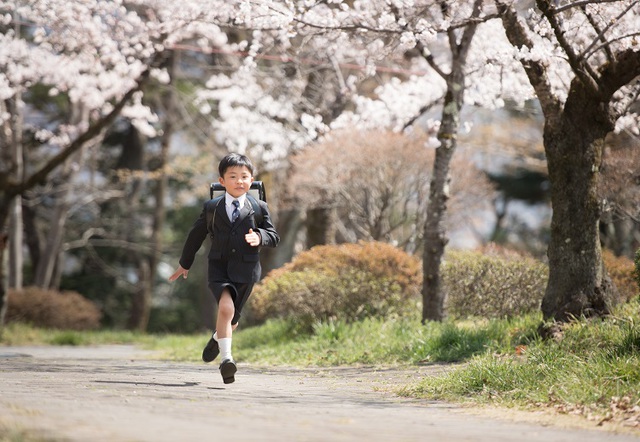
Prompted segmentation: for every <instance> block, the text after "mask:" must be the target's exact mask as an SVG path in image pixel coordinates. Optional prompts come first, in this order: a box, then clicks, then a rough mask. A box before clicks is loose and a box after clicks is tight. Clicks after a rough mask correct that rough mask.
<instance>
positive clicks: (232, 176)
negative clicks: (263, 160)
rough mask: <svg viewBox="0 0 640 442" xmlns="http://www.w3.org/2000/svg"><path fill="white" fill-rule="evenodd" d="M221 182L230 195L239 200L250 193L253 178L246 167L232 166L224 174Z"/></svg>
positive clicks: (220, 179)
mask: <svg viewBox="0 0 640 442" xmlns="http://www.w3.org/2000/svg"><path fill="white" fill-rule="evenodd" d="M219 181H220V184H222V185H223V186H224V188H225V189H226V191H227V193H228V194H229V195H231V196H232V197H234V198H238V197H240V196H242V195H244V194H245V193H247V192H248V191H249V188H250V187H251V182H252V181H253V176H252V175H251V171H250V170H249V169H248V168H247V167H246V166H232V167H229V168H228V169H227V170H226V171H225V172H224V175H223V176H221V177H220V178H219Z"/></svg>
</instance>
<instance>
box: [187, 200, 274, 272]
mask: <svg viewBox="0 0 640 442" xmlns="http://www.w3.org/2000/svg"><path fill="white" fill-rule="evenodd" d="M211 201H214V200H210V201H207V203H205V205H204V207H203V209H202V213H200V217H199V218H198V219H197V220H196V222H195V223H193V227H191V231H190V232H189V235H188V236H187V240H186V241H185V244H184V247H183V249H182V256H181V257H180V265H181V266H182V267H184V268H185V269H189V268H191V265H192V264H193V261H194V259H195V255H196V252H197V251H198V250H199V249H200V247H201V246H202V243H203V241H204V239H205V238H206V237H207V234H208V233H209V231H208V229H207V216H206V215H207V212H206V211H207V210H213V211H214V215H215V216H214V217H213V221H212V224H213V226H212V232H213V234H212V235H211V249H210V250H209V260H210V261H211V263H213V264H215V265H213V266H211V265H210V266H209V269H210V272H211V271H215V273H216V275H215V278H214V279H216V280H218V279H220V278H222V277H225V276H226V278H228V279H229V281H230V282H237V283H250V282H258V281H259V280H260V275H261V272H262V268H261V266H260V249H261V248H262V247H264V246H266V247H275V246H277V245H278V242H279V241H280V236H279V235H278V232H276V229H275V227H274V226H273V223H272V222H271V216H270V215H269V208H268V206H267V203H265V202H264V201H260V200H258V204H259V205H260V208H261V209H262V222H261V224H260V225H259V226H257V225H256V220H255V216H254V215H255V212H254V210H253V207H252V206H251V203H250V202H249V197H247V198H246V199H245V203H244V207H242V209H241V210H240V216H239V217H238V219H237V220H236V222H235V223H233V224H232V223H231V221H230V220H229V216H228V215H227V211H226V209H225V206H224V204H225V202H224V198H222V199H221V200H219V201H220V202H219V204H217V205H216V206H214V205H213V204H211ZM249 229H253V231H254V232H257V233H258V234H259V235H260V238H261V244H260V245H259V246H257V247H254V246H251V245H249V244H248V243H247V241H246V240H245V239H244V236H245V235H246V234H247V233H249ZM212 267H213V269H212ZM212 276H214V275H209V279H210V280H211V279H212Z"/></svg>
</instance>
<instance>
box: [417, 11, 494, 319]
mask: <svg viewBox="0 0 640 442" xmlns="http://www.w3.org/2000/svg"><path fill="white" fill-rule="evenodd" d="M441 7H442V9H443V13H445V14H446V11H447V8H448V6H447V4H446V2H441ZM481 10H482V0H476V1H475V2H474V6H473V12H472V17H478V16H479V15H480V11H481ZM476 28H477V25H476V24H469V25H467V27H466V28H465V30H464V32H463V33H462V36H461V37H460V41H459V42H458V37H457V35H456V32H455V31H454V30H449V45H450V50H451V57H452V61H451V72H450V73H449V74H448V75H444V74H443V73H442V71H441V70H440V69H439V68H438V67H437V66H436V65H435V62H434V60H433V59H432V58H431V57H428V61H429V62H430V63H431V65H432V66H433V67H434V69H436V71H437V72H439V73H441V75H443V77H444V78H445V80H446V82H447V92H446V94H445V97H444V103H443V109H442V121H441V123H440V130H439V131H438V140H439V141H440V146H439V147H438V149H437V150H436V157H435V160H434V164H433V176H432V179H431V184H430V188H429V204H428V205H427V219H426V222H425V226H424V251H423V257H422V272H423V282H422V322H423V323H425V322H426V321H428V320H431V321H442V320H443V319H444V301H445V294H444V292H443V290H442V287H441V278H440V263H441V262H442V256H443V255H444V249H445V247H446V245H447V242H448V239H447V237H446V229H445V226H444V220H445V215H446V211H447V201H448V200H449V181H450V177H449V169H450V164H451V158H452V157H453V154H454V152H455V149H456V147H457V141H456V140H457V137H458V129H459V127H460V112H461V110H462V105H463V103H464V90H465V69H466V59H467V55H468V52H469V49H470V47H471V42H472V40H473V36H474V35H475V32H476Z"/></svg>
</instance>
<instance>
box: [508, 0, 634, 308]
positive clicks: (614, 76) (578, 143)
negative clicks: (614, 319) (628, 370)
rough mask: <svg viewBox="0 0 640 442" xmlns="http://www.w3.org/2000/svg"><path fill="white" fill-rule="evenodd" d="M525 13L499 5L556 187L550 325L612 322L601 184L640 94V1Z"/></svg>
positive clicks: (561, 5)
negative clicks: (608, 155) (610, 145)
mask: <svg viewBox="0 0 640 442" xmlns="http://www.w3.org/2000/svg"><path fill="white" fill-rule="evenodd" d="M535 5H536V7H537V9H534V10H518V9H516V7H515V5H514V4H512V3H507V2H503V1H500V0H496V6H497V8H498V11H499V13H500V15H501V18H502V21H503V24H504V28H505V31H506V34H507V36H508V38H509V40H510V41H511V43H512V44H513V45H514V47H515V48H516V49H517V51H518V52H517V56H518V57H519V59H520V60H521V63H522V66H523V67H524V69H525V71H526V73H527V76H528V78H529V81H530V83H531V85H532V86H533V87H534V89H535V91H536V95H537V97H538V100H539V101H540V104H541V106H542V111H543V114H544V118H545V126H544V135H543V137H544V147H545V153H546V156H547V164H548V169H549V180H550V182H551V203H552V207H553V216H552V220H551V240H550V244H549V248H548V253H547V254H548V258H549V283H548V286H547V289H546V292H545V296H544V299H543V302H542V312H543V315H544V317H545V319H554V320H558V321H567V320H570V319H571V318H574V317H580V316H597V315H605V314H607V313H609V312H610V309H611V306H612V305H613V304H614V303H615V302H616V298H617V291H616V289H615V286H614V285H613V284H612V282H611V280H610V278H609V277H608V275H607V272H606V269H605V268H604V265H603V261H602V254H601V248H600V247H601V246H600V236H599V230H598V228H599V220H600V216H601V214H602V210H603V202H602V200H601V199H600V198H598V192H597V189H598V182H599V180H600V179H601V178H600V167H601V165H602V156H603V148H604V141H605V137H606V135H607V134H609V133H610V132H612V131H613V130H614V129H615V128H616V122H618V121H619V120H620V119H621V118H623V117H624V119H626V120H627V121H626V122H627V123H629V122H631V121H633V124H635V126H636V127H637V125H638V120H637V115H633V114H630V113H629V106H630V105H631V104H632V103H633V102H634V101H635V100H637V97H638V93H639V90H640V82H638V76H639V75H640V45H639V44H638V37H639V34H640V32H639V31H638V29H640V27H639V26H638V23H639V22H640V8H639V7H638V2H637V1H606V2H603V1H577V2H576V1H553V2H552V1H548V0H537V1H536V2H535Z"/></svg>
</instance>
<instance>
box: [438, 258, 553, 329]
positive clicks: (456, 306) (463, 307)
mask: <svg viewBox="0 0 640 442" xmlns="http://www.w3.org/2000/svg"><path fill="white" fill-rule="evenodd" d="M548 278H549V271H548V267H547V265H546V264H544V263H542V262H540V261H538V260H537V259H534V258H532V257H529V256H525V255H521V254H517V253H513V252H508V253H495V252H492V253H490V254H486V253H483V252H481V251H449V252H447V253H446V254H445V259H444V262H443V266H442V279H443V288H444V290H445V292H446V298H445V299H446V301H445V310H446V313H447V315H448V316H451V317H453V318H467V317H472V316H475V317H482V318H502V317H512V316H516V315H520V314H523V313H528V312H534V311H536V310H539V309H540V303H541V302H542V298H543V296H544V292H545V288H546V285H547V280H548Z"/></svg>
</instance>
